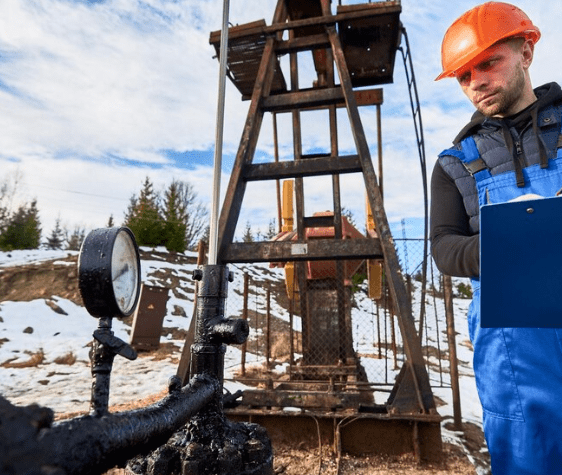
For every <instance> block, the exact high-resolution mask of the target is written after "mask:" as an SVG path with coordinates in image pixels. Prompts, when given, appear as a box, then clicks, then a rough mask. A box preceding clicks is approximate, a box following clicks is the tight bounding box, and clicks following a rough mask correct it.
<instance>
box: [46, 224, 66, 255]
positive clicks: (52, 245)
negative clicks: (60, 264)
mask: <svg viewBox="0 0 562 475" xmlns="http://www.w3.org/2000/svg"><path fill="white" fill-rule="evenodd" d="M63 244H64V232H63V230H62V228H61V227H60V218H57V220H56V221H55V227H54V229H53V230H52V231H51V235H50V236H49V237H48V238H47V242H46V243H45V245H46V246H47V249H62V246H63Z"/></svg>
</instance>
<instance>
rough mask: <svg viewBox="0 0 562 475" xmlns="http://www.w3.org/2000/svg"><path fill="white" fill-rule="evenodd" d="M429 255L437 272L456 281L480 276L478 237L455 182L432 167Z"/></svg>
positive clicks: (441, 169)
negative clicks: (457, 278) (472, 229)
mask: <svg viewBox="0 0 562 475" xmlns="http://www.w3.org/2000/svg"><path fill="white" fill-rule="evenodd" d="M430 237H431V253H432V255H433V258H434V260H435V263H436V265H437V268H438V269H439V270H440V271H441V272H443V273H444V274H447V275H451V276H456V277H476V278H478V277H479V275H480V235H479V234H474V233H471V231H470V226H469V217H468V215H467V214H466V209H465V207H464V203H463V198H462V195H461V193H460V191H459V190H458V188H457V186H456V184H455V182H454V180H453V179H452V178H451V177H450V176H449V175H448V174H447V173H445V171H444V170H443V168H442V167H441V165H440V164H439V162H437V163H436V164H435V167H434V169H433V174H432V177H431V224H430Z"/></svg>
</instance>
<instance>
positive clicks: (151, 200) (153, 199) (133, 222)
mask: <svg viewBox="0 0 562 475" xmlns="http://www.w3.org/2000/svg"><path fill="white" fill-rule="evenodd" d="M125 226H128V227H129V228H130V229H131V231H133V234H134V235H135V238H136V241H137V243H138V245H139V246H151V247H155V246H160V245H162V244H163V243H164V219H163V218H162V215H161V214H160V208H159V198H158V195H157V194H156V193H155V192H154V190H153V184H152V182H151V181H150V178H148V177H146V179H145V181H144V183H143V188H142V190H141V193H140V196H139V198H138V200H137V199H136V198H135V197H134V196H133V198H131V203H130V205H129V209H128V211H127V215H126V219H125Z"/></svg>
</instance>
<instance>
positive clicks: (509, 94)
mask: <svg viewBox="0 0 562 475" xmlns="http://www.w3.org/2000/svg"><path fill="white" fill-rule="evenodd" d="M524 88H525V71H524V70H523V65H522V64H521V63H519V64H517V66H516V69H515V74H514V77H513V80H512V81H511V82H510V83H508V84H507V85H506V86H505V87H504V88H501V89H500V90H499V91H497V92H496V94H497V97H495V98H494V99H495V102H494V103H492V104H490V105H489V106H483V105H481V104H480V103H478V104H476V109H477V110H478V111H479V112H480V113H481V114H482V115H484V116H486V117H494V116H502V117H504V116H505V115H506V113H507V111H509V110H510V108H511V107H512V106H513V104H515V103H516V102H517V101H518V100H519V98H520V97H521V94H523V90H524Z"/></svg>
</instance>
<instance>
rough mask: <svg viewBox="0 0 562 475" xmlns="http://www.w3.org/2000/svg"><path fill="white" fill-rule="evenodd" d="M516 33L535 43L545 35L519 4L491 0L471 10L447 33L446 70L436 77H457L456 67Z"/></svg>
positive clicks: (443, 52) (444, 47)
mask: <svg viewBox="0 0 562 475" xmlns="http://www.w3.org/2000/svg"><path fill="white" fill-rule="evenodd" d="M514 36H521V37H526V38H529V39H530V40H531V41H533V43H536V42H537V41H538V40H539V38H540V37H541V32H540V31H539V29H538V28H537V27H536V26H535V25H533V22H532V21H531V20H530V19H529V17H528V16H527V15H526V14H525V12H523V10H521V9H519V8H517V7H516V6H514V5H510V4H509V3H503V2H488V3H484V4H482V5H479V6H477V7H475V8H473V9H472V10H469V11H467V12H466V13H464V14H463V15H461V16H460V17H459V18H458V19H457V20H456V21H455V22H454V23H453V24H452V25H451V26H450V27H449V29H448V30H447V32H446V33H445V37H444V38H443V44H442V45H441V64H442V66H443V72H442V73H441V74H440V75H439V76H437V78H436V79H435V80H436V81H438V80H439V79H443V78H446V77H453V76H454V75H455V71H457V70H458V69H460V68H462V67H463V66H464V65H466V64H468V63H469V62H470V61H472V60H473V59H474V58H476V57H477V56H478V55H479V54H480V53H482V52H483V51H485V50H486V49H487V48H489V47H490V46H492V45H493V44H494V43H497V42H498V41H500V40H504V39H507V38H510V37H514Z"/></svg>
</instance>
